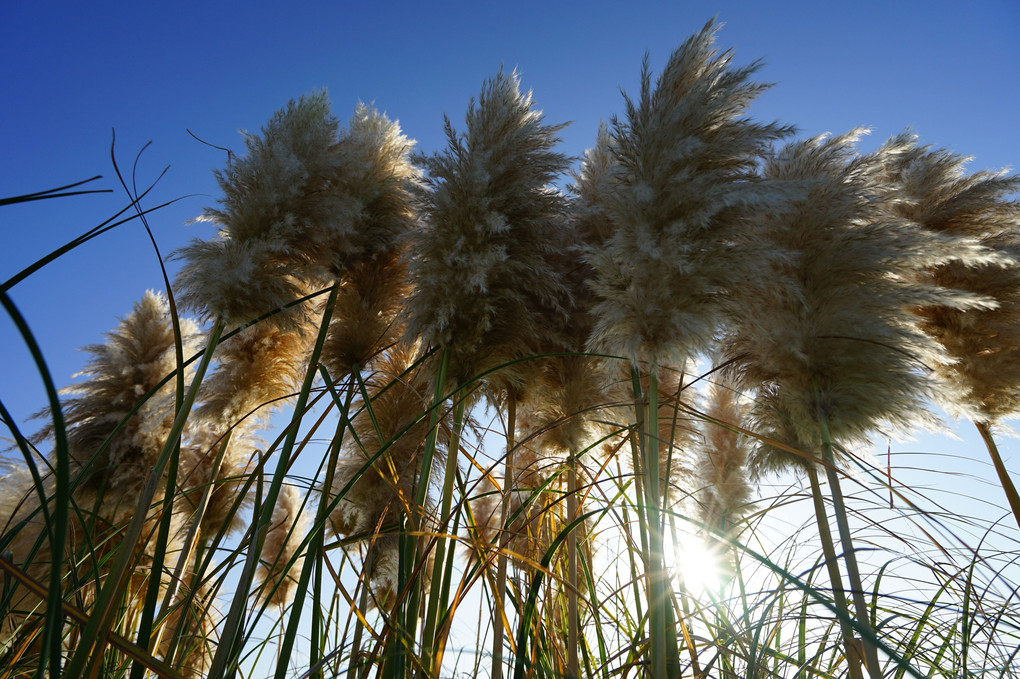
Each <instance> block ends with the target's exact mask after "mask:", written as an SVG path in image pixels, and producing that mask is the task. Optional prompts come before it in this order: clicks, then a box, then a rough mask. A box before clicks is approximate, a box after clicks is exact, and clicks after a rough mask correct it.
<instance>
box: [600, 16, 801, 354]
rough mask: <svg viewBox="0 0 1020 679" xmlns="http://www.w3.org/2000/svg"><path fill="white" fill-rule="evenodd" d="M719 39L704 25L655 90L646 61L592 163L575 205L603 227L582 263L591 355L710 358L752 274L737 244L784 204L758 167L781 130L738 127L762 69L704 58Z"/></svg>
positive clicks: (721, 57)
mask: <svg viewBox="0 0 1020 679" xmlns="http://www.w3.org/2000/svg"><path fill="white" fill-rule="evenodd" d="M717 30H718V26H717V25H715V24H714V23H711V22H710V23H709V24H707V25H706V26H705V27H704V29H702V31H701V32H700V33H698V34H697V35H695V36H692V37H691V38H690V39H689V40H687V41H686V42H685V43H684V44H683V45H682V46H681V47H680V48H679V49H677V50H676V51H675V52H673V54H672V55H671V57H670V59H669V62H668V63H667V64H666V67H665V68H664V69H663V72H662V73H661V74H660V75H659V78H658V80H657V82H656V86H655V88H654V89H653V88H652V82H651V74H650V72H649V67H648V62H647V60H646V61H645V64H644V67H643V69H642V74H641V93H640V96H639V98H638V100H637V101H632V100H631V99H629V98H627V99H626V118H625V119H623V120H619V119H614V120H613V121H612V130H611V133H610V136H609V138H608V139H606V138H605V137H603V138H602V140H601V141H600V144H599V146H597V147H596V151H595V152H594V153H593V154H591V155H590V156H589V159H588V161H589V162H588V163H587V164H586V170H585V171H586V173H588V174H586V175H585V177H586V179H585V181H582V182H581V190H582V191H583V192H584V193H583V194H582V195H586V196H588V197H587V201H588V203H590V204H593V205H595V206H597V207H598V208H599V210H600V212H601V213H602V215H604V217H602V218H601V219H605V218H608V220H609V222H610V223H611V225H612V230H611V233H610V234H609V235H608V237H607V238H606V239H605V240H604V242H603V243H602V244H600V245H596V246H593V247H590V248H589V249H588V250H587V253H586V258H587V260H588V262H589V263H590V264H591V266H592V267H593V268H594V270H595V278H594V281H593V283H592V285H593V288H594V290H595V293H596V295H597V296H598V297H599V302H598V303H597V305H596V307H595V315H596V317H597V320H596V324H595V328H594V333H593V335H592V338H591V341H590V343H589V345H590V346H591V348H592V349H594V350H596V351H601V352H605V353H613V354H617V355H620V356H625V357H627V358H629V359H630V360H631V361H632V362H635V363H637V362H641V361H648V362H650V363H651V364H652V365H653V366H662V365H668V364H672V365H679V364H682V363H683V362H684V361H686V360H687V359H688V358H689V357H690V356H691V355H692V354H693V353H695V352H697V351H699V350H704V349H707V348H708V347H709V346H710V344H711V342H712V340H713V338H714V336H715V333H716V329H717V327H718V321H719V313H720V303H719V298H720V295H722V294H723V293H724V292H725V291H728V290H730V289H732V288H734V287H738V286H740V285H744V284H745V280H746V279H747V278H749V277H752V276H753V275H754V274H755V271H754V269H753V267H750V268H749V262H748V261H747V260H748V255H747V253H746V251H743V250H741V249H740V248H737V247H735V245H736V240H737V237H738V234H737V233H736V232H737V231H738V230H739V228H740V226H741V218H742V217H743V216H744V215H747V214H750V213H751V212H753V211H759V210H762V209H763V208H771V207H773V206H775V205H776V204H777V203H778V202H781V200H782V199H783V195H782V194H781V193H779V192H777V191H776V190H775V189H774V188H771V187H769V186H767V185H764V184H763V183H762V182H761V181H760V180H759V178H758V177H757V176H756V175H755V164H756V162H757V158H758V157H759V156H761V154H762V153H763V152H764V151H765V150H766V148H767V145H768V144H769V143H770V142H772V141H773V140H775V139H778V138H781V137H783V136H785V135H787V134H788V133H789V132H790V129H789V128H785V127H781V126H779V125H776V124H759V123H755V122H752V121H751V120H750V119H748V118H746V117H744V113H745V112H746V110H747V108H748V107H749V105H750V104H751V101H752V100H753V99H754V98H755V97H756V96H757V95H758V94H759V93H760V92H761V91H762V90H763V89H764V88H765V86H764V85H760V84H757V83H754V82H752V81H751V80H750V77H751V75H752V74H753V73H754V72H755V71H756V70H757V69H758V66H759V65H758V64H757V63H754V64H751V65H750V66H747V67H744V68H733V67H731V65H730V61H731V58H732V57H731V54H730V52H725V53H722V54H719V53H718V52H717V51H716V50H715V49H714V48H713V42H714V36H715V32H716V31H717ZM608 153H612V154H613V156H614V162H610V161H609V159H608V158H607V157H606V154H608ZM592 189H597V190H600V191H602V192H603V193H602V195H595V194H594V191H592ZM594 228H596V229H597V230H599V231H604V230H605V225H604V224H597V225H594Z"/></svg>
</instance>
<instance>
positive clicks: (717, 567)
mask: <svg viewBox="0 0 1020 679" xmlns="http://www.w3.org/2000/svg"><path fill="white" fill-rule="evenodd" d="M663 537H664V538H665V540H664V543H663V557H664V559H665V562H666V568H667V569H668V570H669V572H670V575H671V577H672V578H673V579H674V581H675V582H676V583H677V585H679V586H680V587H682V588H683V589H684V590H686V591H687V592H688V593H690V594H693V595H694V596H697V597H700V596H702V595H704V594H706V593H709V592H716V591H718V590H719V587H720V586H721V585H722V584H723V581H724V578H723V568H722V567H721V564H720V559H719V554H718V553H717V552H716V550H713V549H712V548H711V547H710V546H709V545H708V544H706V543H705V540H704V539H702V538H701V537H700V536H698V535H694V534H693V533H689V532H680V531H675V532H673V533H670V532H667V534H666V535H664V536H663Z"/></svg>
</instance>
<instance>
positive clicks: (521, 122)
mask: <svg viewBox="0 0 1020 679" xmlns="http://www.w3.org/2000/svg"><path fill="white" fill-rule="evenodd" d="M466 122H467V132H466V133H465V134H464V135H462V136H459V135H457V134H456V132H454V130H453V127H452V125H451V124H450V122H449V120H447V121H446V136H447V148H446V150H445V151H444V152H442V153H438V154H435V155H432V156H428V157H424V158H420V162H421V163H422V164H423V165H424V167H425V170H426V172H427V176H426V179H425V189H426V190H424V191H423V192H422V194H421V208H420V211H421V216H422V222H423V223H422V227H421V228H420V229H418V230H416V231H415V232H413V234H412V237H411V244H410V248H409V255H410V256H411V257H412V259H411V261H410V274H411V279H412V282H413V284H414V292H413V294H412V296H411V299H410V300H409V302H408V328H407V336H408V337H412V338H421V340H422V341H423V342H424V343H425V344H426V345H431V346H443V347H446V348H447V349H448V350H449V351H450V352H451V357H450V366H451V370H452V371H453V378H454V379H455V381H458V382H460V381H463V380H466V379H467V378H469V377H471V376H472V375H474V374H476V373H477V372H480V371H482V370H484V369H486V368H489V367H493V366H496V365H499V364H500V363H504V362H506V361H508V360H511V359H512V358H515V357H518V356H523V355H527V353H528V347H530V346H531V345H532V340H533V338H535V337H541V336H542V335H543V332H544V328H545V326H546V325H547V323H548V318H549V314H550V312H556V311H559V310H560V309H561V308H562V305H563V295H564V290H563V289H562V286H560V285H559V284H558V283H557V279H556V278H555V276H554V271H553V268H552V266H551V265H550V264H549V262H548V260H547V258H548V257H549V255H550V254H552V253H553V252H554V251H555V245H556V244H557V242H558V239H557V235H556V231H557V229H558V228H559V226H560V223H561V222H562V219H563V216H564V213H565V209H566V202H565V199H564V197H563V196H562V195H561V194H560V193H559V192H558V191H557V190H556V189H555V188H554V187H553V186H552V182H553V180H554V179H555V178H556V177H557V175H559V174H560V173H561V172H563V170H564V169H565V168H566V166H567V162H568V161H567V158H566V157H565V156H563V155H562V154H559V153H556V152H554V151H553V150H552V149H553V147H554V145H555V144H556V143H557V142H558V141H559V140H558V138H557V137H556V134H557V132H558V131H559V130H560V129H561V128H562V125H556V126H552V125H545V124H543V116H542V114H541V113H540V112H539V111H536V110H535V109H534V107H533V104H532V100H531V95H530V93H529V94H522V93H521V92H520V83H519V78H518V76H517V74H516V73H513V74H511V75H509V76H508V75H505V74H504V73H502V72H500V73H499V74H498V75H496V76H495V77H494V78H492V79H490V80H489V81H487V82H486V83H485V85H484V87H483V88H482V93H481V95H480V96H479V98H478V100H477V101H475V100H472V101H471V103H470V104H469V106H468V112H467V118H466Z"/></svg>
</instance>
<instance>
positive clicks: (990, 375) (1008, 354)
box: [886, 134, 1020, 421]
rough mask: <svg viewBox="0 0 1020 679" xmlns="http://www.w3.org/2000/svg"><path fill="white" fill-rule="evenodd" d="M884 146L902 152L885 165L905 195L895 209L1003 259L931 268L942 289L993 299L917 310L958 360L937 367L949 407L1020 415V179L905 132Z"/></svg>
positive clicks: (972, 413)
mask: <svg viewBox="0 0 1020 679" xmlns="http://www.w3.org/2000/svg"><path fill="white" fill-rule="evenodd" d="M886 146H887V147H894V148H897V149H899V150H900V152H899V153H897V154H896V155H895V156H893V157H892V158H891V161H890V163H889V164H888V166H887V171H888V174H889V179H890V181H892V182H893V184H894V186H896V187H897V188H898V190H899V191H900V196H901V198H902V200H900V201H899V202H898V203H897V204H896V209H897V212H898V213H899V214H901V215H902V216H904V217H906V218H908V219H910V220H912V221H915V222H917V223H919V224H920V225H921V226H923V227H924V228H925V229H928V230H929V231H931V232H933V233H937V234H941V235H943V236H946V237H954V238H959V237H966V238H970V239H974V240H976V241H977V242H978V243H979V244H980V245H981V246H983V247H985V248H987V249H988V250H989V251H991V252H993V253H995V254H997V255H999V256H1000V257H1001V261H999V262H986V263H980V262H974V263H970V264H967V263H965V262H961V261H958V260H954V261H949V262H945V263H942V264H940V265H938V266H935V267H933V268H931V269H930V274H931V277H932V280H933V281H934V282H935V283H936V284H938V285H941V286H945V287H948V288H951V289H954V290H960V291H964V292H969V293H973V294H976V295H980V296H982V297H986V298H989V299H991V300H993V301H994V302H995V304H996V306H995V307H994V308H986V309H967V310H961V309H954V308H952V307H946V306H926V307H922V308H921V309H920V310H919V313H920V314H921V317H922V319H923V320H922V328H923V329H924V330H925V331H926V332H927V333H929V334H930V335H931V336H932V337H935V338H936V339H937V340H938V341H939V342H940V343H941V344H942V346H943V347H945V349H946V350H947V351H948V352H949V354H950V356H952V358H953V359H955V360H954V362H952V363H949V364H940V365H939V366H937V369H938V370H939V373H940V375H941V376H942V377H943V378H944V379H945V380H946V382H947V383H948V385H949V394H950V398H951V399H952V400H951V401H950V403H951V404H952V405H951V408H952V407H953V406H955V408H954V409H957V410H962V411H963V412H964V413H965V414H966V415H967V416H968V417H972V418H976V419H979V420H992V421H994V420H997V419H999V418H1001V417H1008V416H1011V415H1014V414H1016V413H1018V412H1020V268H1018V266H1017V263H1018V262H1020V201H1018V200H1017V199H1016V198H1015V195H1016V192H1017V190H1018V189H1020V175H1007V174H1006V173H1004V172H975V173H972V174H969V175H968V174H967V173H966V172H965V165H966V163H967V160H968V159H967V158H965V157H963V156H959V155H956V154H954V153H950V152H949V151H946V150H942V149H933V148H931V147H929V146H919V145H918V144H917V138H916V137H915V136H914V135H910V134H902V135H900V136H898V137H895V138H893V139H891V140H890V141H889V142H888V143H887V145H886Z"/></svg>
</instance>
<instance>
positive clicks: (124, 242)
mask: <svg viewBox="0 0 1020 679" xmlns="http://www.w3.org/2000/svg"><path fill="white" fill-rule="evenodd" d="M713 16H717V17H718V19H719V20H720V21H722V22H723V23H724V24H725V25H724V27H723V29H722V30H721V32H720V33H719V45H720V47H723V48H728V47H733V48H734V49H735V52H736V56H735V61H736V63H737V64H745V63H749V62H751V61H753V60H756V59H762V60H763V62H764V66H763V68H762V69H761V70H760V71H759V78H760V79H761V80H763V81H768V82H773V83H775V84H776V85H775V87H774V88H772V89H771V90H769V91H768V92H767V93H765V94H764V95H763V96H762V97H761V99H760V100H759V101H758V103H757V104H756V105H755V106H754V107H753V109H752V114H753V115H754V116H755V117H757V118H760V119H764V120H779V121H781V122H783V123H786V124H793V125H796V126H797V127H798V128H799V130H800V135H801V136H808V135H815V134H819V133H822V132H826V131H831V132H834V133H839V132H843V131H846V130H848V129H850V128H852V127H855V126H868V127H871V128H873V130H874V132H873V134H872V137H871V138H870V139H869V140H867V141H866V142H865V143H864V146H865V148H867V147H868V146H870V145H875V144H878V143H880V142H881V141H882V140H884V139H886V138H887V137H889V136H891V135H893V134H896V133H897V132H899V131H901V130H903V129H904V128H906V127H912V128H913V129H914V130H915V131H916V132H917V133H919V134H920V135H921V138H922V140H923V141H924V142H926V143H930V144H934V145H937V146H943V147H947V148H949V149H951V150H953V151H956V152H959V153H964V154H968V155H973V156H975V157H976V160H975V161H974V163H973V165H972V167H973V169H983V168H995V169H998V168H1001V167H1004V166H1016V164H1017V162H1018V159H1020V132H1018V128H1017V125H1016V122H1017V120H1016V116H1017V111H1018V110H1020V87H1018V86H1020V40H1018V39H1017V36H1018V35H1020V4H1018V3H1016V2H1015V1H1006V0H1003V1H986V2H967V3H963V2H939V1H929V2H870V1H866V2H845V1H844V2H791V3H776V2H772V3H766V2H733V1H729V2H724V1H716V2H705V1H691V2H661V3H658V2H656V3H653V2H632V3H630V4H627V5H624V3H620V2H612V3H610V2H560V3H556V2H532V1H530V0H529V1H525V2H515V3H501V4H495V3H481V2H478V3H467V2H464V3H458V2H391V3H359V4H355V3H351V2H346V1H334V2H322V1H313V2H304V3H282V2H280V3H276V2H261V1H253V2H247V3H239V2H237V3H235V2H231V3H226V2H221V3H214V2H208V1H207V2H201V3H199V2H190V1H179V2H164V3H158V4H156V3H146V2H131V3H126V2H107V3H82V2H46V1H42V2H36V3H14V2H8V3H3V6H2V7H0V64H2V65H3V73H4V75H3V77H2V78H0V111H2V113H0V120H2V121H3V126H2V128H0V159H2V161H3V162H0V197H2V196H10V195H16V194H22V193H30V192H34V191H40V190H43V189H47V188H52V187H55V186H59V185H61V184H67V183H70V182H73V181H76V180H80V179H85V178H87V177H90V176H93V175H96V174H102V175H104V178H103V179H102V180H100V181H99V182H96V187H97V188H111V189H114V190H115V192H114V193H113V194H109V195H97V196H83V197H78V198H65V199H60V200H54V201H43V202H35V203H28V204H23V205H16V206H8V207H2V208H0V234H2V241H0V242H2V247H0V280H6V279H7V278H8V277H10V276H11V275H13V274H14V273H16V272H17V271H19V270H20V269H21V268H23V267H24V266H26V265H28V264H30V263H31V262H33V261H34V260H35V259H37V258H38V257H40V256H42V255H44V254H46V253H47V252H49V251H51V250H53V249H54V248H56V247H58V246H60V245H62V244H63V243H65V242H67V241H68V240H70V239H71V238H73V237H75V236H76V235H78V234H80V233H81V232H83V231H85V230H86V229H88V228H90V227H92V226H94V225H96V224H98V223H100V222H101V221H103V220H104V219H106V218H107V217H109V216H110V215H111V214H113V213H115V212H116V211H118V210H119V209H121V208H122V207H123V206H124V205H125V204H126V199H125V195H124V193H123V191H122V190H121V189H120V186H119V184H118V182H117V180H116V177H115V174H114V172H113V170H112V166H111V162H110V142H111V129H115V130H116V135H117V144H116V152H117V157H118V161H119V162H120V164H121V169H122V170H123V171H124V172H125V173H127V174H128V175H130V173H131V168H132V164H133V161H134V158H135V154H136V153H137V152H138V151H139V150H140V149H141V148H142V146H143V145H144V144H145V143H146V142H149V141H151V142H152V145H151V146H150V147H149V148H148V149H147V150H146V151H145V153H144V155H143V156H142V157H141V159H140V162H139V164H138V168H137V175H138V181H139V184H140V185H143V186H147V185H148V184H149V183H150V182H152V181H153V180H155V178H156V177H157V176H158V175H159V173H160V172H161V171H162V169H163V168H164V167H166V166H169V170H168V172H167V174H166V176H165V177H164V178H163V179H162V180H161V181H160V182H159V184H158V185H157V187H156V188H155V189H154V190H153V192H152V194H151V198H149V199H147V200H146V201H145V203H144V205H145V206H149V207H151V206H154V205H156V204H159V203H162V202H165V201H168V200H173V199H176V198H180V200H179V201H178V202H176V203H174V204H173V205H171V206H170V207H167V208H165V209H163V210H161V211H159V212H157V213H155V214H153V215H152V216H151V218H150V224H151V226H152V228H153V231H154V233H155V237H156V239H157V242H158V245H159V247H160V248H161V250H162V252H163V253H164V255H165V254H167V253H169V252H170V251H172V250H173V249H175V248H177V247H179V246H181V245H183V244H184V243H186V242H187V241H188V240H189V239H191V238H194V237H206V236H208V235H209V234H210V233H211V229H210V228H209V227H208V226H207V225H194V226H186V225H185V223H186V222H187V220H188V219H190V218H192V217H194V216H196V215H198V214H199V213H200V212H201V211H202V208H203V207H204V206H207V205H212V204H214V202H215V200H216V195H217V188H216V185H215V182H214V180H213V176H212V170H213V169H214V168H219V167H222V166H223V164H224V163H225V161H226V156H225V154H224V153H223V152H222V151H220V150H217V149H216V148H212V147H211V146H207V145H203V144H201V143H199V142H198V141H195V140H194V139H193V138H192V137H191V136H190V135H189V134H188V132H187V130H191V131H192V132H193V133H194V134H195V135H197V136H198V137H200V138H202V139H204V140H206V141H208V142H209V143H210V144H214V145H216V146H221V147H230V148H233V149H235V150H240V149H242V148H243V143H242V140H241V137H240V136H239V134H238V130H241V129H247V130H253V131H255V130H258V129H259V127H260V126H261V125H262V123H263V122H264V121H265V120H266V119H267V118H268V117H269V116H270V115H271V114H272V112H273V111H274V110H276V109H278V108H279V107H281V106H282V105H284V104H285V103H286V102H287V100H288V99H290V98H293V97H296V96H299V95H300V94H302V93H304V92H307V91H310V90H313V89H317V88H321V87H326V88H328V90H329V92H330V95H331V98H332V101H333V105H334V111H335V112H336V114H337V115H338V116H339V117H340V118H341V119H345V118H346V117H347V116H349V114H350V112H351V111H352V110H353V108H354V106H355V104H356V103H357V102H358V101H359V100H360V101H365V102H374V103H375V105H376V106H377V107H378V108H380V109H382V110H384V111H386V112H387V114H388V115H389V116H390V117H391V118H396V119H399V121H400V123H401V125H402V127H403V129H404V131H405V133H406V134H407V135H408V136H410V137H412V138H414V139H417V140H418V142H419V148H420V149H421V150H424V151H432V150H436V149H438V148H439V147H440V146H441V145H442V143H443V139H442V119H443V115H444V114H446V115H448V116H449V117H450V118H451V120H452V121H453V122H454V124H455V126H458V127H461V125H460V122H461V121H462V119H463V113H464V110H465V108H466V105H467V101H468V99H469V98H470V97H471V96H472V95H474V94H475V93H476V92H477V91H478V90H479V88H480V86H481V84H482V81H483V80H484V79H485V78H486V77H488V76H490V75H492V74H494V73H495V72H496V71H497V70H498V69H499V68H500V67H501V65H502V66H503V67H505V68H507V69H511V68H517V69H518V70H519V72H520V73H521V76H522V82H523V84H524V85H525V87H528V88H531V89H532V90H533V91H534V96H535V100H536V102H537V104H538V106H539V107H540V108H542V109H543V110H544V111H545V113H546V115H547V118H548V120H549V121H550V122H562V121H568V120H569V121H573V123H572V125H571V126H570V127H568V128H567V129H566V130H565V131H564V133H563V135H562V136H563V146H562V150H563V151H564V152H565V153H568V154H571V155H580V154H581V153H583V151H584V149H585V148H586V147H588V146H590V145H591V144H593V142H594V138H595V131H596V128H597V126H598V124H599V122H600V120H605V119H609V118H610V117H611V116H613V115H614V114H616V113H618V112H620V111H622V108H623V106H622V97H621V96H620V90H621V89H623V90H625V91H629V92H636V90H637V84H638V78H639V72H640V65H641V60H642V57H643V55H644V54H645V53H646V52H647V53H648V54H649V57H650V60H651V65H652V67H653V69H654V70H657V69H658V68H659V67H660V66H661V65H662V64H663V63H664V62H665V60H666V58H667V57H668V55H669V53H670V51H671V50H673V49H674V48H676V47H677V46H678V45H679V44H680V43H681V42H682V41H683V40H684V39H685V38H687V37H688V36H689V35H690V34H691V33H693V32H694V31H696V30H698V29H699V28H700V27H701V26H702V25H703V24H704V23H705V22H706V21H707V20H709V19H710V18H712V17H713ZM171 268H172V266H171ZM146 288H156V289H159V288H162V279H161V275H160V271H159V267H158V263H157V260H156V257H155V254H154V252H153V249H152V246H151V245H150V244H149V242H148V238H147V236H146V235H145V233H144V231H143V230H142V228H141V225H140V224H138V223H137V222H132V223H129V224H125V225H124V226H121V227H119V229H117V230H116V231H114V232H111V233H108V234H106V235H104V236H102V237H101V238H99V239H97V240H95V241H92V242H90V243H88V244H87V245H85V246H84V247H82V248H79V249H78V250H75V251H74V252H72V253H70V254H68V255H66V256H65V257H63V258H62V259H61V260H59V261H58V262H56V263H54V264H52V265H50V266H48V267H46V268H45V269H43V270H42V271H40V272H38V273H37V274H35V275H34V276H32V277H31V278H30V279H28V280H26V281H24V282H22V283H20V284H19V285H18V286H16V287H15V288H14V289H13V290H12V292H11V296H12V298H13V299H14V301H15V302H16V303H17V304H18V306H19V307H20V309H21V310H22V312H23V313H24V314H25V315H26V317H27V318H28V321H29V323H30V324H31V327H32V329H33V331H34V332H35V333H36V335H37V337H38V339H39V341H40V343H41V344H42V347H43V350H44V352H45V355H46V357H47V360H48V361H49V364H50V368H51V370H52V372H53V374H54V378H55V380H56V381H57V383H58V384H59V385H64V384H68V383H69V381H70V376H71V374H72V373H73V372H75V371H76V370H78V369H80V367H81V366H82V364H83V362H84V359H85V356H84V354H82V353H80V352H78V351H76V348H77V347H79V346H82V345H85V344H89V343H94V342H99V341H101V340H102V333H103V332H104V331H106V330H107V329H109V328H111V327H112V326H114V325H115V324H116V318H117V317H118V316H121V315H123V314H125V313H127V312H128V311H129V310H130V308H131V304H132V303H133V301H134V300H136V299H137V298H138V297H139V296H140V295H141V294H142V292H143V291H144V290H145V289H146ZM0 351H2V355H3V364H2V366H0V399H2V400H3V402H4V403H5V404H6V405H7V407H8V408H10V409H11V410H12V411H13V412H14V413H15V415H16V416H17V417H19V418H23V417H25V416H27V415H28V414H30V413H32V412H34V411H36V410H38V409H39V408H40V407H42V406H43V405H44V403H45V397H44V396H43V393H42V390H41V389H40V388H39V386H38V384H39V380H38V376H37V375H35V373H34V369H33V368H32V367H31V366H30V365H28V364H27V360H28V359H27V357H28V354H27V352H26V351H25V350H24V348H23V345H22V343H21V341H20V339H19V338H18V337H17V335H16V334H15V332H14V329H13V326H12V324H11V323H10V321H9V319H7V318H6V317H3V318H0ZM1014 466H1015V465H1014Z"/></svg>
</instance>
